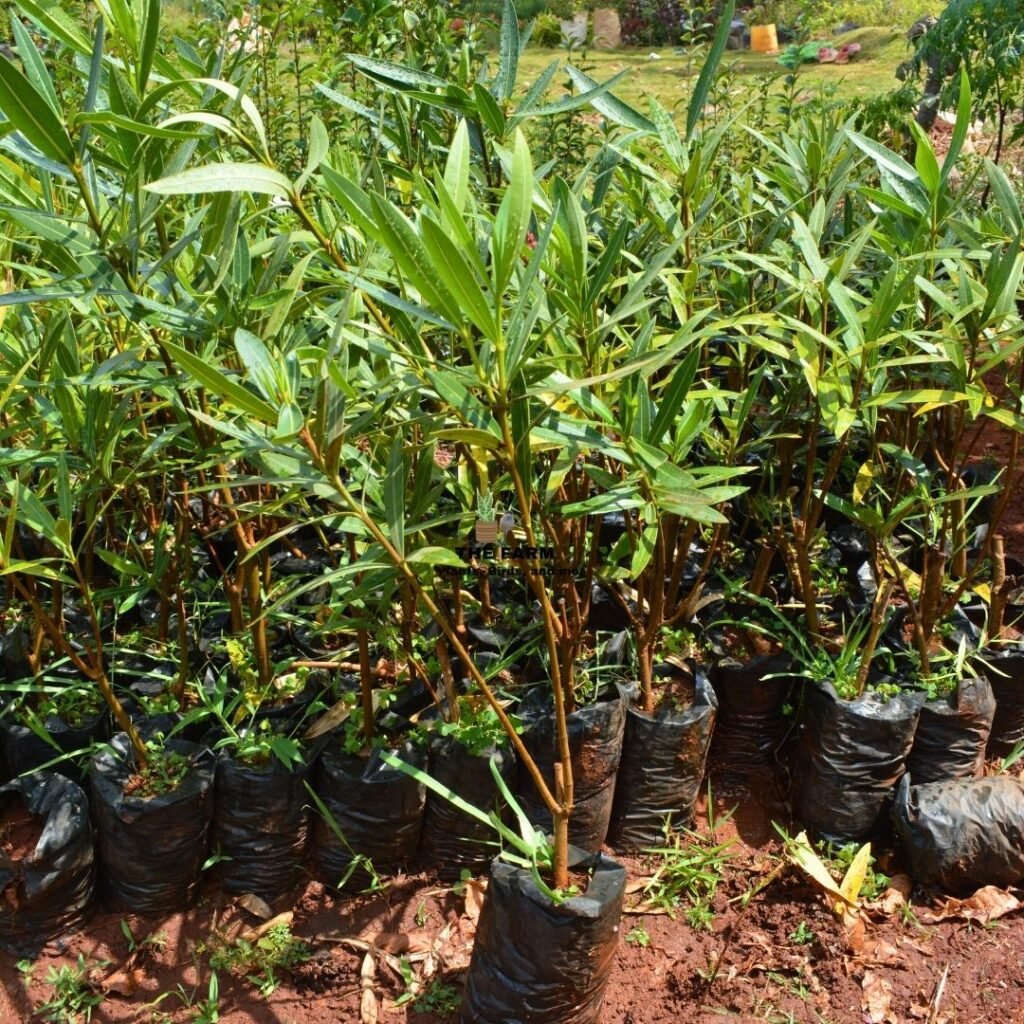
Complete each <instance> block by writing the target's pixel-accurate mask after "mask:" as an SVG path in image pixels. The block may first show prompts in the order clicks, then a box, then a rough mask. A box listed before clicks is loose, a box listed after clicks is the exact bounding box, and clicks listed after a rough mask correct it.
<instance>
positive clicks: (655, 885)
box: [643, 826, 735, 930]
mask: <svg viewBox="0 0 1024 1024" xmlns="http://www.w3.org/2000/svg"><path fill="white" fill-rule="evenodd" d="M734 842H735V839H728V840H726V841H725V842H724V843H715V842H714V841H713V840H711V839H708V837H706V836H703V835H701V834H700V833H699V832H694V831H692V830H690V829H680V830H675V829H672V828H671V827H669V826H667V827H666V829H665V845H664V846H658V847H653V848H651V849H648V850H645V851H644V852H645V853H647V854H649V855H650V856H653V857H658V858H660V860H661V863H660V864H659V865H658V867H657V869H656V870H655V872H654V874H653V875H652V876H651V880H650V881H649V882H648V883H647V885H646V887H645V888H644V890H643V892H644V896H645V897H646V902H647V903H648V904H649V905H650V906H651V907H655V908H660V909H663V910H666V911H667V912H668V913H669V914H670V915H671V916H672V917H674V916H675V913H676V911H677V910H678V909H679V907H680V906H681V905H683V904H684V903H686V904H688V906H687V907H686V910H685V914H686V920H687V922H688V923H689V924H690V926H691V927H692V928H695V929H706V930H710V928H711V922H712V921H713V920H714V912H713V911H712V909H711V903H712V901H713V899H714V896H715V893H716V892H717V891H718V886H719V884H720V883H721V881H722V870H723V868H724V867H725V865H726V863H727V862H728V861H729V860H730V859H731V858H732V856H733V855H732V854H731V853H729V852H728V849H729V847H730V846H731V845H732V844H733V843H734Z"/></svg>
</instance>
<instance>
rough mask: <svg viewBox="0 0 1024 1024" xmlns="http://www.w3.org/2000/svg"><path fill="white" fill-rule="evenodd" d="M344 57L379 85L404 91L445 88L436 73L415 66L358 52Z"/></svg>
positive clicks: (442, 80)
mask: <svg viewBox="0 0 1024 1024" xmlns="http://www.w3.org/2000/svg"><path fill="white" fill-rule="evenodd" d="M345 57H346V58H347V59H348V60H349V61H351V62H352V64H354V65H355V67H356V68H357V69H358V70H359V71H361V72H362V73H363V74H364V75H366V77H367V78H372V79H373V80H374V81H375V82H380V83H381V85H387V86H389V87H391V88H392V89H397V90H399V91H405V90H408V89H428V90H430V89H445V88H447V86H448V83H447V82H446V81H445V80H444V79H443V78H438V77H437V75H431V74H429V73H428V72H426V71H419V70H417V69H415V68H407V67H406V66H405V65H404V64H392V63H391V62H390V61H386V60H378V59H377V58H376V57H364V56H363V55H362V54H358V53H346V54H345Z"/></svg>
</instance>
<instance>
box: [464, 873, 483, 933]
mask: <svg viewBox="0 0 1024 1024" xmlns="http://www.w3.org/2000/svg"><path fill="white" fill-rule="evenodd" d="M486 892H487V879H486V878H484V879H480V880H478V879H475V878H471V879H470V880H469V881H468V882H467V883H466V908H465V914H466V917H468V918H469V919H470V921H472V922H473V924H476V923H477V921H479V920H480V911H481V910H483V908H484V894H485V893H486Z"/></svg>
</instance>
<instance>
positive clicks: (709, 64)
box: [686, 0, 736, 137]
mask: <svg viewBox="0 0 1024 1024" xmlns="http://www.w3.org/2000/svg"><path fill="white" fill-rule="evenodd" d="M735 13H736V0H729V2H728V3H727V4H726V5H725V8H724V9H722V10H720V11H719V13H718V30H717V31H716V32H715V41H714V42H713V43H712V44H711V49H710V50H709V51H708V55H707V59H706V60H705V61H704V67H702V68H701V71H700V75H699V76H698V78H697V84H696V85H695V86H694V88H693V95H692V96H691V97H690V105H689V107H688V108H687V111H686V135H687V137H689V136H691V135H692V134H693V132H694V129H695V128H696V127H697V122H698V121H699V120H700V119H701V116H702V115H703V113H704V105H705V104H706V103H707V101H708V93H710V92H711V86H712V85H714V82H715V75H716V74H717V73H718V65H719V64H720V63H721V62H722V54H723V53H725V45H726V43H727V42H728V41H729V33H730V32H731V31H732V19H733V16H734V15H735Z"/></svg>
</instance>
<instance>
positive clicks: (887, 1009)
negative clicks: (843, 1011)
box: [861, 971, 898, 1024]
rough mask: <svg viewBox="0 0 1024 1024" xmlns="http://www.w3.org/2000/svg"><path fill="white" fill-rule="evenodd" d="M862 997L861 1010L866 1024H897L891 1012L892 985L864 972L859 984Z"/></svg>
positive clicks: (870, 973) (875, 975)
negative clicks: (862, 993)
mask: <svg viewBox="0 0 1024 1024" xmlns="http://www.w3.org/2000/svg"><path fill="white" fill-rule="evenodd" d="M861 988H862V989H863V992H864V995H863V997H862V998H861V1008H862V1009H863V1010H864V1020H865V1022H866V1024H898V1021H897V1020H896V1015H895V1014H894V1013H893V1012H892V983H891V982H888V981H886V980H885V978H880V977H879V976H878V975H877V974H874V973H873V972H871V971H865V972H864V980H863V982H861Z"/></svg>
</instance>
